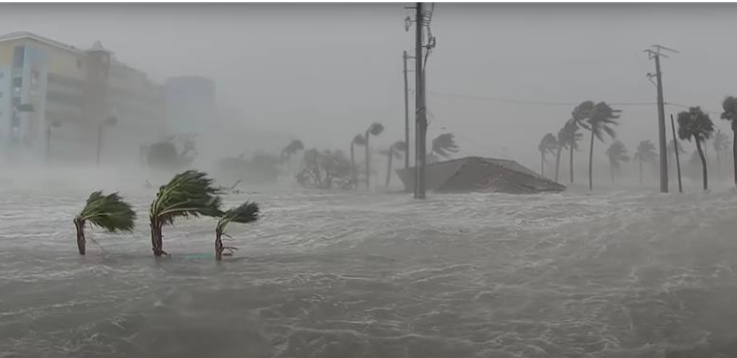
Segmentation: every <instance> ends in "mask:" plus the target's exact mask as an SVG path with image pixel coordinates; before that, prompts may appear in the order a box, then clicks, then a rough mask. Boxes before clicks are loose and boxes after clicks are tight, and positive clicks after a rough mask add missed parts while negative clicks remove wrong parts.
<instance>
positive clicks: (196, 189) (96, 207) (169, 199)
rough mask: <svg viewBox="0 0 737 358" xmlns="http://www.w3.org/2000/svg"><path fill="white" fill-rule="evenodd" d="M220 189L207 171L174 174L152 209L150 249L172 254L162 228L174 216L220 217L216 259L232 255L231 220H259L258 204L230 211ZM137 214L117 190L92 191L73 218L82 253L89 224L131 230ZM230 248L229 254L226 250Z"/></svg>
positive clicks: (171, 221)
mask: <svg viewBox="0 0 737 358" xmlns="http://www.w3.org/2000/svg"><path fill="white" fill-rule="evenodd" d="M220 194H221V188H219V187H216V186H214V185H213V180H212V179H210V178H209V177H208V176H207V173H204V172H200V171H196V170H188V171H185V172H182V173H179V174H177V175H175V176H174V177H173V178H172V179H171V180H170V181H169V183H167V184H166V185H163V186H161V187H160V188H159V192H158V193H157V194H156V199H154V201H153V202H152V203H151V207H150V209H149V213H148V215H149V220H150V227H151V250H152V251H153V253H154V256H156V257H160V256H163V255H167V256H168V255H169V254H167V253H166V251H164V243H163V233H162V231H163V228H164V227H165V226H167V225H172V224H173V223H174V220H175V219H178V218H188V217H200V216H208V217H217V218H219V220H218V223H217V225H216V227H215V259H216V260H218V261H220V260H221V259H222V257H223V255H228V254H232V253H233V250H237V248H236V247H232V246H225V245H224V244H223V237H226V238H230V236H228V234H227V233H226V232H225V229H226V228H227V226H228V224H230V223H232V222H237V223H250V222H254V221H256V220H258V219H259V206H258V204H257V203H254V202H248V201H247V202H245V203H243V204H242V205H240V206H238V207H235V208H232V209H230V210H227V211H222V210H221V205H222V199H221V197H220ZM135 219H136V213H135V212H134V211H133V209H132V207H131V205H130V204H128V203H127V202H125V201H124V200H123V198H122V197H121V196H120V195H118V193H112V194H108V195H104V194H103V193H102V191H96V192H93V193H92V194H91V195H90V196H89V198H88V199H87V203H86V205H85V207H84V209H82V211H81V212H80V213H79V214H78V215H77V216H75V217H74V220H73V222H74V226H75V228H76V230H77V248H78V250H79V254H80V255H85V253H86V237H85V231H84V230H85V227H86V225H87V223H89V224H90V225H93V226H98V227H100V228H102V229H105V230H107V231H109V232H118V231H124V232H131V231H133V228H134V226H135ZM225 250H228V251H229V253H224V252H225Z"/></svg>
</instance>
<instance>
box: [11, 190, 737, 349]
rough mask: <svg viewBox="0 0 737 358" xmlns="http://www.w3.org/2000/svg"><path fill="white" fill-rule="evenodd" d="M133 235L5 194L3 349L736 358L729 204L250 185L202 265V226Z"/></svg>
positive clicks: (73, 199)
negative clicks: (218, 249)
mask: <svg viewBox="0 0 737 358" xmlns="http://www.w3.org/2000/svg"><path fill="white" fill-rule="evenodd" d="M154 190H155V189H153V188H152V189H150V190H149V191H148V192H138V193H126V192H123V193H122V194H123V195H124V196H125V197H126V198H127V199H129V200H130V201H131V202H132V203H134V206H135V209H136V211H137V212H138V213H139V219H138V222H137V226H138V227H137V229H136V231H135V232H134V233H133V234H107V233H103V232H102V231H100V230H95V229H93V230H91V233H90V234H89V236H91V237H92V238H94V239H95V240H96V241H97V242H98V243H99V244H100V246H99V247H98V246H96V245H95V244H94V243H91V242H90V243H88V252H87V256H86V257H80V256H79V255H77V252H76V244H75V237H74V226H73V225H72V217H73V215H74V213H75V212H76V211H77V210H79V209H80V208H81V207H82V205H83V202H84V200H85V198H86V195H88V193H86V192H85V193H82V192H80V193H79V194H77V193H76V192H75V193H69V192H66V193H62V194H58V193H57V194H50V193H46V194H42V193H39V192H33V191H25V192H21V191H12V192H11V191H5V192H3V193H2V205H1V206H0V357H4V358H9V357H34V358H42V357H54V358H58V357H75V358H82V357H94V358H102V357H136V358H143V357H162V358H163V357H172V358H174V357H176V358H190V357H191V358H202V357H223V358H230V357H259V358H260V357H275V358H276V357H279V358H287V357H295V358H302V357H321V358H327V357H334V358H348V357H366V358H368V357H377V358H394V357H397V358H400V357H408V358H409V357H412V358H414V357H417V358H420V357H421V358H433V357H438V358H441V357H442V358H450V357H454V358H455V357H469V358H470V357H478V358H482V357H483V358H488V357H702V358H709V357H735V356H737V331H735V329H734V328H735V327H737V309H736V308H735V302H737V284H736V282H737V275H736V274H735V269H737V238H736V237H735V233H737V220H736V218H737V195H736V194H735V193H734V192H731V191H721V192H713V193H694V194H684V195H678V194H670V195H661V194H655V193H627V192H610V193H602V194H593V195H584V194H577V193H564V194H551V195H530V196H511V195H484V194H469V195H431V196H429V198H428V200H427V201H422V202H420V201H415V200H413V199H411V198H410V197H409V196H408V195H389V194H376V195H368V194H360V193H327V192H306V191H301V192H299V191H296V192H285V191H264V192H258V193H251V194H249V195H230V196H227V197H226V198H225V202H226V203H225V207H230V206H234V205H236V204H239V203H241V202H243V201H244V200H246V199H249V200H255V201H257V202H259V203H260V204H261V206H262V208H263V213H264V214H263V219H262V220H261V221H260V222H258V223H256V224H253V225H237V226H234V227H233V228H232V229H231V231H232V232H231V234H232V235H233V236H234V237H236V238H237V241H236V242H235V246H238V247H239V248H240V250H239V251H238V252H237V253H236V256H235V257H233V258H230V259H227V260H225V261H224V262H222V263H217V262H215V260H214V253H213V245H214V244H213V242H214V230H215V222H216V221H215V220H214V219H199V220H189V221H180V222H177V224H176V225H175V226H174V227H172V228H167V230H166V232H165V233H164V245H165V248H166V251H168V252H169V253H171V254H172V257H170V258H164V259H158V260H156V259H154V257H153V255H152V253H151V248H150V235H149V231H148V222H147V217H146V210H147V206H148V204H149V203H150V200H151V199H152V197H153V195H154Z"/></svg>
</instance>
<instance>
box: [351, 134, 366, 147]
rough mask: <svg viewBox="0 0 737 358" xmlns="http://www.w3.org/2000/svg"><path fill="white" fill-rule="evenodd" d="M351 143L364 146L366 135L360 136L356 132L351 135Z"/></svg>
mask: <svg viewBox="0 0 737 358" xmlns="http://www.w3.org/2000/svg"><path fill="white" fill-rule="evenodd" d="M351 144H353V145H360V146H364V145H366V137H364V136H362V135H360V134H356V136H355V137H353V141H352V142H351Z"/></svg>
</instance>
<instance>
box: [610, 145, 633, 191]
mask: <svg viewBox="0 0 737 358" xmlns="http://www.w3.org/2000/svg"><path fill="white" fill-rule="evenodd" d="M606 156H607V157H608V158H609V171H610V173H611V176H612V183H614V173H615V172H618V171H620V170H621V169H622V163H623V162H628V161H629V160H630V157H629V155H627V148H626V147H625V146H624V143H622V142H621V141H615V142H614V143H612V145H610V146H609V149H607V150H606Z"/></svg>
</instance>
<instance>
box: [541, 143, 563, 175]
mask: <svg viewBox="0 0 737 358" xmlns="http://www.w3.org/2000/svg"><path fill="white" fill-rule="evenodd" d="M556 149H558V140H557V139H555V136H554V135H553V134H552V133H548V134H546V135H544V136H543V137H542V139H540V144H538V146H537V150H539V151H540V175H541V176H543V177H544V176H545V162H547V159H545V155H546V154H548V153H550V154H554V153H555V151H556Z"/></svg>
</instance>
